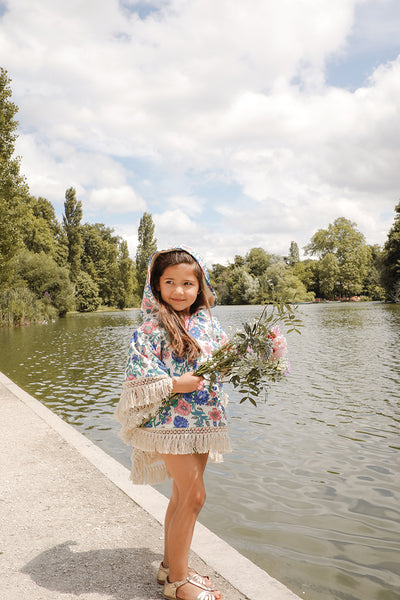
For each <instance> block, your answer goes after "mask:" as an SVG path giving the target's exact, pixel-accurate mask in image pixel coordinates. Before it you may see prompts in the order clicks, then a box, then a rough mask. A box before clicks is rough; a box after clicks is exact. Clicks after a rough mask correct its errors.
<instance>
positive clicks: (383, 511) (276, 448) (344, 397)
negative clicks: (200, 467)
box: [0, 303, 400, 600]
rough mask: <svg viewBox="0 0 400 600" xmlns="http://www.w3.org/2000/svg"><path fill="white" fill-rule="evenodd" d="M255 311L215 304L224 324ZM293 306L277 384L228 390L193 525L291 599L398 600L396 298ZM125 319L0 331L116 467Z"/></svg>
mask: <svg viewBox="0 0 400 600" xmlns="http://www.w3.org/2000/svg"><path fill="white" fill-rule="evenodd" d="M260 310H261V309H260V307H218V308H217V309H216V313H217V315H218V317H219V318H220V320H221V322H222V323H223V325H224V327H225V328H228V326H232V327H233V328H236V327H238V326H240V324H241V323H242V322H243V321H246V320H248V319H249V318H251V317H252V316H255V315H257V314H259V312H260ZM301 312H302V315H303V319H304V329H303V333H302V335H301V336H296V335H292V336H290V338H289V340H288V341H289V348H290V361H291V367H292V375H291V377H290V378H288V380H287V382H285V383H284V384H282V385H279V386H274V387H272V388H271V391H270V394H269V398H268V402H267V403H265V404H263V403H260V404H259V406H258V407H257V409H254V408H253V407H251V406H247V405H240V404H239V398H238V397H237V396H236V394H235V393H234V392H233V390H230V396H231V399H230V403H229V405H228V412H229V417H230V431H231V439H232V444H233V452H232V454H230V455H228V456H227V457H226V458H225V463H224V465H222V466H220V465H213V464H211V465H209V467H208V468H207V471H206V482H207V490H208V494H207V495H208V501H207V503H206V507H205V509H204V511H203V512H202V515H201V520H202V521H203V522H204V523H205V524H206V525H207V526H208V527H210V528H211V529H213V530H214V531H215V532H216V533H217V534H219V535H220V536H221V537H223V538H225V539H226V540H227V541H228V542H229V543H231V544H232V545H233V546H234V547H236V548H237V549H238V550H239V551H240V552H242V553H244V554H245V555H247V556H248V557H249V558H250V559H252V560H253V561H255V562H256V563H257V564H259V565H260V566H261V567H263V568H265V569H266V570H268V572H269V573H271V575H273V576H274V577H276V578H278V579H280V580H282V581H283V582H284V583H286V585H288V586H289V587H291V588H292V589H294V590H295V591H296V593H297V594H298V595H299V596H303V597H307V598H308V599H309V600H314V599H315V600H316V599H317V598H318V600H321V599H322V600H333V599H335V600H337V599H343V600H364V599H365V598H368V599H372V598H379V600H395V599H396V600H398V599H399V597H400V596H399V593H398V590H399V589H400V574H399V570H398V556H399V553H400V509H399V506H400V481H399V470H400V452H399V450H400V442H399V434H400V397H399V389H400V387H399V384H400V335H399V332H400V307H398V306H386V305H381V304H373V303H371V304H364V305H351V304H332V305H323V306H318V305H312V306H302V307H301ZM137 314H138V313H137V311H127V312H125V313H108V314H101V315H77V316H74V317H68V318H67V319H65V320H60V321H58V322H57V323H55V324H51V325H49V326H48V327H31V328H29V329H20V330H14V331H12V332H10V331H4V330H3V331H0V369H1V370H2V371H4V372H5V373H6V374H7V375H8V376H9V377H11V378H12V379H13V380H15V381H16V382H17V383H19V384H20V385H22V386H23V387H25V388H26V389H28V390H29V391H30V392H31V393H32V394H33V395H35V396H36V397H37V398H39V399H41V400H42V401H43V402H44V403H45V404H46V405H47V406H49V407H50V408H51V409H52V410H54V411H55V412H57V413H58V414H59V415H61V416H62V417H63V418H64V419H65V420H67V421H68V422H70V423H72V424H73V425H75V426H76V427H78V429H80V430H81V431H82V432H83V433H84V434H85V435H88V436H89V437H90V438H91V439H92V440H93V441H95V442H96V443H98V444H99V445H100V446H101V447H102V448H104V449H105V450H106V451H107V452H109V453H110V454H112V455H113V456H114V457H116V458H117V459H118V460H120V461H121V462H122V463H123V464H125V465H126V466H128V465H129V454H130V451H129V448H127V447H125V446H124V445H123V444H122V442H121V441H120V440H119V438H118V437H117V431H118V426H117V424H116V422H115V420H114V418H113V411H114V407H115V404H116V402H117V401H118V397H119V393H120V387H121V380H122V374H123V369H124V363H125V357H126V351H127V346H128V343H129V338H130V335H131V331H132V329H133V327H134V326H135V324H136V322H137ZM160 489H161V491H163V492H165V493H168V492H169V490H170V484H164V485H163V486H160Z"/></svg>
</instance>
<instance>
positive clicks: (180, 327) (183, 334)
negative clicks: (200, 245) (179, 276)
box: [150, 250, 214, 361]
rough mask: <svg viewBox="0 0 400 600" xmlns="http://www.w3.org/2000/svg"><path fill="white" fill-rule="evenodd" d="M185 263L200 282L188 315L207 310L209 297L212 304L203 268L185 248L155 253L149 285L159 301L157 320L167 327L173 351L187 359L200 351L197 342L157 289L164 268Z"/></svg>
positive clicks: (211, 296)
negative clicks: (199, 310)
mask: <svg viewBox="0 0 400 600" xmlns="http://www.w3.org/2000/svg"><path fill="white" fill-rule="evenodd" d="M181 263H186V264H189V265H193V267H194V274H195V276H196V278H197V281H198V283H199V292H198V295H197V298H196V300H195V302H194V303H193V304H192V306H191V307H190V309H189V310H190V314H193V313H194V312H196V311H197V310H198V309H199V308H207V309H208V310H210V300H211V299H212V301H213V303H214V296H213V295H212V292H211V291H210V290H209V289H208V287H207V284H206V281H205V278H204V275H203V271H202V270H201V267H200V265H199V263H198V262H197V260H195V259H194V258H193V256H192V255H191V254H189V253H188V252H186V251H185V250H167V251H165V252H160V253H159V254H156V256H155V257H154V259H153V262H152V264H151V267H150V287H151V291H152V293H153V296H154V298H155V299H156V300H157V302H158V304H159V308H158V321H159V323H160V325H161V326H162V327H164V329H165V330H166V332H167V334H168V337H169V340H170V344H171V348H172V351H173V352H174V354H176V355H177V356H179V357H180V358H183V357H187V359H188V360H189V361H192V360H194V359H195V358H197V357H198V356H199V354H201V348H200V345H199V343H198V342H197V341H196V340H195V339H194V338H193V337H192V336H191V335H190V333H189V332H188V331H187V330H186V328H185V324H184V321H183V319H182V317H181V316H180V315H179V313H178V312H176V311H175V310H174V309H173V308H172V307H171V306H169V304H166V303H165V302H164V301H163V299H162V298H161V293H160V291H159V289H157V288H159V285H160V277H161V275H162V274H163V273H164V271H165V269H166V268H167V267H171V266H174V265H179V264H181Z"/></svg>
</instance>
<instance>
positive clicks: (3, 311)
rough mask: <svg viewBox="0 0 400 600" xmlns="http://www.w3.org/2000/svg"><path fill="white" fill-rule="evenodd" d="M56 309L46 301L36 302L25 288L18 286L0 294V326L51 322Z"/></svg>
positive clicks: (55, 314) (30, 292) (33, 296)
mask: <svg viewBox="0 0 400 600" xmlns="http://www.w3.org/2000/svg"><path fill="white" fill-rule="evenodd" d="M56 316H57V309H56V308H55V307H54V306H52V304H51V303H50V302H49V301H48V300H47V299H43V300H38V299H37V298H36V296H35V294H34V293H33V292H32V291H31V290H30V289H28V288H27V287H23V286H19V287H17V288H10V289H7V290H3V291H2V292H1V293H0V326H3V327H4V326H5V327H13V326H23V325H30V324H31V323H43V322H48V321H51V320H53V319H54V318H55V317H56Z"/></svg>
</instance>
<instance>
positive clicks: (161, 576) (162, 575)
mask: <svg viewBox="0 0 400 600" xmlns="http://www.w3.org/2000/svg"><path fill="white" fill-rule="evenodd" d="M168 575H169V567H164V565H163V564H162V562H161V563H160V566H159V568H158V573H157V583H159V584H160V585H164V583H165V582H166V581H167V577H168ZM189 577H191V578H192V579H194V580H195V581H197V583H201V584H202V585H205V586H207V587H209V588H212V584H211V583H207V579H208V581H210V578H209V577H208V575H200V573H197V571H195V570H194V569H192V568H191V567H189Z"/></svg>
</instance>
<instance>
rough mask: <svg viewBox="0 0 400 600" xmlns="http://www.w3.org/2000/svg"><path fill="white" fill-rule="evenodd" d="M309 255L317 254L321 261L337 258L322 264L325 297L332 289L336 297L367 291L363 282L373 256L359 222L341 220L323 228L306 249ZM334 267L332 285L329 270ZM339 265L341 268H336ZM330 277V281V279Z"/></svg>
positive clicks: (322, 287)
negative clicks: (328, 290)
mask: <svg viewBox="0 0 400 600" xmlns="http://www.w3.org/2000/svg"><path fill="white" fill-rule="evenodd" d="M305 252H306V254H311V255H317V256H318V257H319V259H320V260H321V261H323V260H324V258H325V257H326V256H327V255H331V256H333V257H335V259H336V261H333V259H327V260H325V262H322V271H321V275H320V276H321V277H322V278H323V283H322V285H321V282H320V291H321V292H322V294H324V295H325V292H326V290H327V289H328V288H329V289H331V291H332V295H337V296H354V295H357V294H360V293H361V292H362V291H363V282H364V279H365V277H366V275H367V273H368V268H369V267H370V253H369V251H368V248H367V244H366V242H365V238H364V235H363V234H362V233H361V232H360V231H358V229H357V226H356V223H353V222H352V221H350V220H349V219H345V218H344V217H340V218H338V219H336V220H335V221H334V222H333V223H331V224H330V225H329V226H328V229H319V230H318V231H317V232H316V233H315V234H314V235H313V237H312V238H311V241H310V243H309V244H308V245H307V246H306V247H305ZM329 264H330V265H332V268H333V269H334V271H335V275H336V281H334V282H333V279H332V277H333V275H332V274H331V275H330V276H329V277H330V279H331V281H330V282H328V279H327V272H326V267H327V266H328V265H329ZM336 266H337V268H336ZM329 277H328V278H329Z"/></svg>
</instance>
